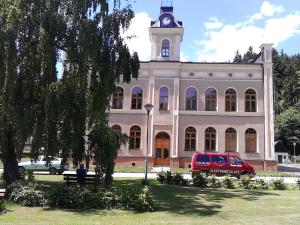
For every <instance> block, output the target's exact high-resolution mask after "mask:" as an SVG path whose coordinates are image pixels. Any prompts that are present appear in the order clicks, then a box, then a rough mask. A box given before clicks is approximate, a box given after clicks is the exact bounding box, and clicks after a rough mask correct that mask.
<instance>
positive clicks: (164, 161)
mask: <svg viewBox="0 0 300 225" xmlns="http://www.w3.org/2000/svg"><path fill="white" fill-rule="evenodd" d="M154 164H155V165H157V166H170V138H156V140H155V160H154Z"/></svg>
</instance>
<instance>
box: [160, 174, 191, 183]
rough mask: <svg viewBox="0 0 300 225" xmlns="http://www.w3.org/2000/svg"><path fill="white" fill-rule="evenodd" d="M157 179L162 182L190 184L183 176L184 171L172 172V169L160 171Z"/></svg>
mask: <svg viewBox="0 0 300 225" xmlns="http://www.w3.org/2000/svg"><path fill="white" fill-rule="evenodd" d="M157 180H158V181H159V182H160V183H161V184H164V183H166V184H175V185H188V181H187V180H186V179H184V178H183V174H182V173H176V172H175V173H172V172H170V171H166V172H164V171H161V172H159V173H158V176H157Z"/></svg>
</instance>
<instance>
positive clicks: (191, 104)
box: [185, 87, 197, 110]
mask: <svg viewBox="0 0 300 225" xmlns="http://www.w3.org/2000/svg"><path fill="white" fill-rule="evenodd" d="M185 110H197V90H196V88H193V87H189V88H188V89H186V92H185Z"/></svg>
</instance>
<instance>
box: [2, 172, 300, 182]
mask: <svg viewBox="0 0 300 225" xmlns="http://www.w3.org/2000/svg"><path fill="white" fill-rule="evenodd" d="M0 173H3V169H0ZM64 173H69V174H75V173H76V172H75V171H65V172H64ZM34 174H49V172H47V171H35V172H34ZM88 174H95V173H94V172H88ZM113 177H115V178H136V179H143V178H144V177H145V174H144V173H120V172H116V173H114V174H113ZM156 177H157V173H153V172H151V173H148V178H149V179H156ZM183 177H184V179H188V180H191V179H192V177H191V175H190V174H183ZM255 178H260V179H264V180H266V181H270V180H272V179H280V178H283V179H284V182H285V183H287V184H295V183H297V180H298V179H300V178H298V177H259V176H256V177H255Z"/></svg>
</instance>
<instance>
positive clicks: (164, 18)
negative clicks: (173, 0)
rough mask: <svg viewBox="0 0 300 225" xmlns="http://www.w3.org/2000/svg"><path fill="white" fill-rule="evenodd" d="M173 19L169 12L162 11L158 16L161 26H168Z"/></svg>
mask: <svg viewBox="0 0 300 225" xmlns="http://www.w3.org/2000/svg"><path fill="white" fill-rule="evenodd" d="M173 20H174V18H173V16H172V15H170V14H169V13H164V14H162V15H161V16H160V23H161V26H162V27H169V26H170V25H171V24H172V22H173Z"/></svg>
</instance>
